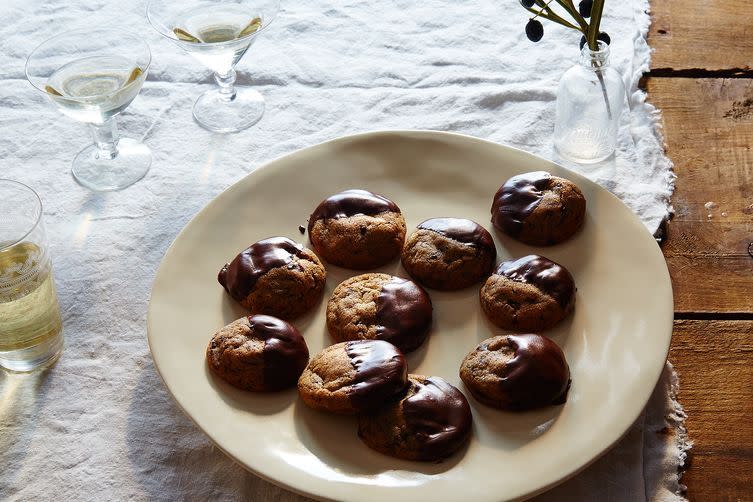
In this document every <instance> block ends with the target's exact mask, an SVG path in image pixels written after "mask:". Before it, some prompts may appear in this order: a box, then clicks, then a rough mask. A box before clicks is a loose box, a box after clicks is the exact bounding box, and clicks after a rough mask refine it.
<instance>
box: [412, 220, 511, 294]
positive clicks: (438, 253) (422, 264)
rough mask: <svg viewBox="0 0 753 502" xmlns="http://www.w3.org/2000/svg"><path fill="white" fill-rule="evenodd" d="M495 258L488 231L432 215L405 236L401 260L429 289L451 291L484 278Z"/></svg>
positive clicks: (495, 254)
mask: <svg viewBox="0 0 753 502" xmlns="http://www.w3.org/2000/svg"><path fill="white" fill-rule="evenodd" d="M496 259H497V248H496V247H495V246H494V240H493V239H492V236H491V234H490V233H489V232H488V231H487V230H486V229H485V228H484V227H482V226H481V225H479V224H478V223H476V222H475V221H472V220H467V219H464V218H432V219H429V220H426V221H424V222H422V223H420V224H419V225H418V228H417V229H416V231H415V232H413V233H412V234H411V235H410V237H408V240H407V242H406V243H405V247H404V248H403V252H402V254H401V260H402V263H403V267H405V270H407V271H408V273H409V274H410V276H411V277H412V278H414V279H415V280H416V281H418V282H419V283H421V284H423V285H424V286H427V287H429V288H434V289H439V290H444V291H451V290H456V289H462V288H466V287H468V286H471V285H473V284H475V283H476V282H478V281H480V280H481V279H483V278H484V277H488V276H489V274H490V273H491V271H492V268H493V267H494V262H495V260H496Z"/></svg>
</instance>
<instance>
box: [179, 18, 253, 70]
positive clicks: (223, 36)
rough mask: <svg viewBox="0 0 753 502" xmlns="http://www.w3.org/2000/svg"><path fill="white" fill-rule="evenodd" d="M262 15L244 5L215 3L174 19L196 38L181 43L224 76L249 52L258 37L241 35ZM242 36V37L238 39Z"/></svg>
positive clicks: (205, 64) (181, 27)
mask: <svg viewBox="0 0 753 502" xmlns="http://www.w3.org/2000/svg"><path fill="white" fill-rule="evenodd" d="M257 18H258V19H259V26H261V19H262V18H261V15H260V14H255V13H253V12H250V11H249V10H248V8H244V7H243V6H242V5H236V4H227V5H212V6H204V7H199V8H196V9H192V10H190V11H188V12H186V13H185V14H183V15H181V16H179V17H178V18H177V19H176V20H175V28H178V29H180V30H183V31H185V32H186V33H188V34H190V35H192V36H194V37H196V38H197V39H198V41H197V42H194V43H192V42H190V41H186V40H184V42H185V43H183V44H182V45H181V46H182V47H183V49H185V50H186V51H188V53H189V54H191V55H192V56H193V57H195V58H196V59H198V60H199V61H200V62H201V63H202V64H203V65H204V66H206V67H207V68H209V69H211V70H213V71H215V72H217V73H219V74H220V75H225V74H226V73H227V72H229V71H230V70H231V69H232V68H233V66H235V64H236V63H237V62H238V61H240V59H241V57H243V54H245V53H246V51H247V50H248V48H249V46H250V45H251V42H253V40H254V38H255V37H250V36H245V35H241V33H242V32H243V30H245V29H246V28H247V27H248V26H249V23H252V22H253V20H254V19H257ZM239 37H240V40H239Z"/></svg>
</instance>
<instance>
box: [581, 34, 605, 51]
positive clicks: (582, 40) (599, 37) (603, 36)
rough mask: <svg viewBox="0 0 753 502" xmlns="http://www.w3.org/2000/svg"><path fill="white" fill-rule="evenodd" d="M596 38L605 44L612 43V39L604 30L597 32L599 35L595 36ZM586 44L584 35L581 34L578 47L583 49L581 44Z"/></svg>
mask: <svg viewBox="0 0 753 502" xmlns="http://www.w3.org/2000/svg"><path fill="white" fill-rule="evenodd" d="M596 40H600V41H601V42H604V43H605V44H607V45H609V44H611V43H612V39H611V38H609V35H608V34H607V33H605V32H603V31H602V32H601V33H599V36H597V37H596ZM584 45H586V36H585V35H583V36H582V37H580V48H581V49H583V46H584Z"/></svg>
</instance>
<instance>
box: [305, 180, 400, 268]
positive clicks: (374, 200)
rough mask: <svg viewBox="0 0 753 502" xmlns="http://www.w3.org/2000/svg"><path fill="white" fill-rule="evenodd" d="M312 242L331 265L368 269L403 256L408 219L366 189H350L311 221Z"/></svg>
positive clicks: (330, 200) (325, 203) (322, 207)
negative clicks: (401, 254) (401, 251)
mask: <svg viewBox="0 0 753 502" xmlns="http://www.w3.org/2000/svg"><path fill="white" fill-rule="evenodd" d="M308 231H309V239H310V240H311V244H312V245H313V246H314V249H315V250H316V252H317V253H318V254H319V256H321V257H322V258H324V259H325V260H326V261H328V262H329V263H332V264H334V265H339V266H341V267H346V268H352V269H357V270H365V269H369V268H376V267H380V266H382V265H384V264H386V263H388V262H389V261H391V260H393V259H394V258H395V257H397V256H398V255H399V254H400V250H401V249H402V247H403V242H404V241H405V219H404V218H403V215H402V213H401V212H400V208H399V207H397V204H395V203H394V202H392V201H391V200H389V199H387V198H386V197H383V196H381V195H378V194H375V193H372V192H367V191H366V190H346V191H344V192H340V193H338V194H335V195H332V196H331V197H328V198H327V199H325V200H323V201H322V202H321V203H320V204H319V206H317V208H316V209H315V210H314V212H313V213H312V214H311V217H310V218H309V225H308Z"/></svg>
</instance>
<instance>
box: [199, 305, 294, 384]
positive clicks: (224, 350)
mask: <svg viewBox="0 0 753 502" xmlns="http://www.w3.org/2000/svg"><path fill="white" fill-rule="evenodd" d="M206 357H207V363H208V364H209V368H210V369H211V370H212V372H213V373H214V374H216V375H217V376H218V377H220V378H221V379H223V380H225V381H226V382H227V383H229V384H230V385H232V386H234V387H238V388H239V389H243V390H251V391H257V392H268V391H277V390H282V389H287V388H288V387H292V386H294V385H295V383H296V382H297V381H298V377H299V376H300V375H301V372H302V371H303V369H304V368H305V367H306V364H308V362H309V349H308V347H307V346H306V341H305V340H304V339H303V337H302V336H301V334H300V333H299V332H298V330H297V329H296V328H295V327H294V326H292V325H291V324H288V323H287V322H285V321H283V320H282V319H277V318H276V317H272V316H268V315H252V316H248V317H242V318H240V319H238V320H237V321H233V322H231V323H230V324H228V325H227V326H225V327H223V328H222V329H220V330H219V331H218V332H217V333H215V334H214V335H213V336H212V340H211V341H210V342H209V345H208V346H207V352H206Z"/></svg>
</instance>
